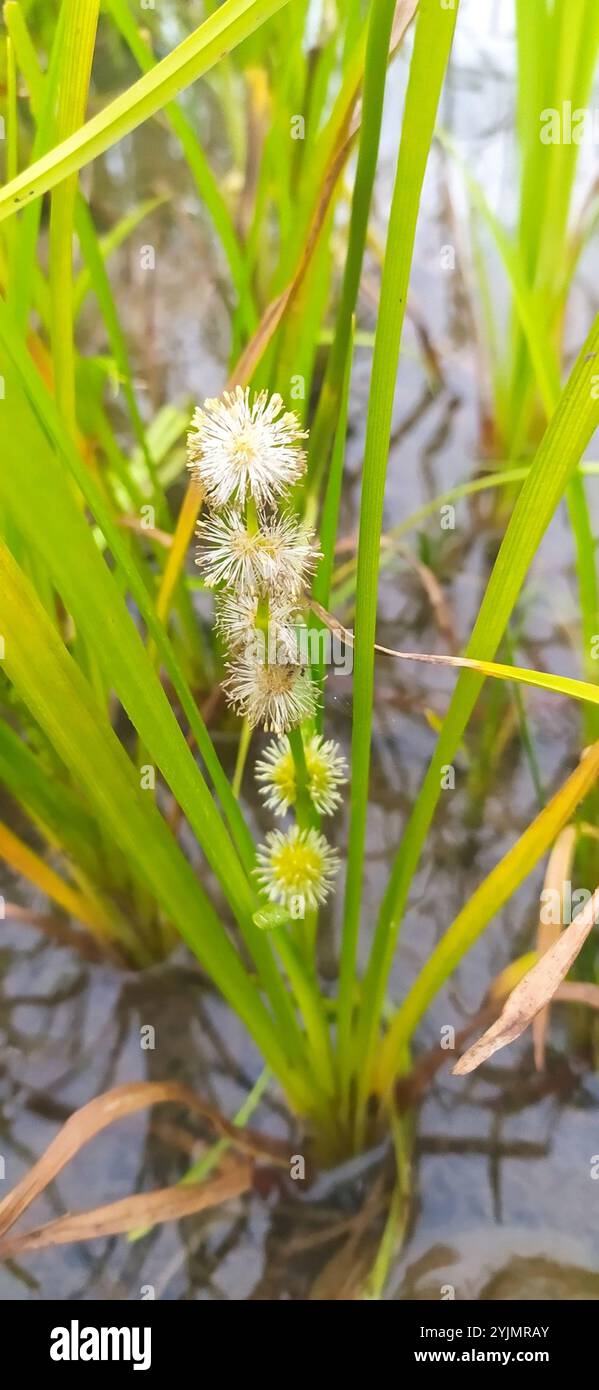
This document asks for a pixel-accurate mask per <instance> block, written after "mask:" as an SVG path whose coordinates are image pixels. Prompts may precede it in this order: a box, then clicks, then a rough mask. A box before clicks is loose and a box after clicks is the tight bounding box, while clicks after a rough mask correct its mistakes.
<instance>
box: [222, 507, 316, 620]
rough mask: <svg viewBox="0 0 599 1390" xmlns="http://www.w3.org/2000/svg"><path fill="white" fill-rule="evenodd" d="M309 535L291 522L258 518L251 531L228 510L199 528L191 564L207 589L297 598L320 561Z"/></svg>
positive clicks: (238, 515) (289, 519)
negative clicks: (194, 563) (193, 559)
mask: <svg viewBox="0 0 599 1390" xmlns="http://www.w3.org/2000/svg"><path fill="white" fill-rule="evenodd" d="M313 535H314V533H313V531H308V530H307V529H306V528H305V527H303V526H300V525H299V523H298V522H297V521H296V520H295V517H292V516H287V515H283V516H272V517H268V518H266V517H261V518H260V526H259V527H258V528H256V527H255V526H254V527H251V526H249V525H248V523H247V522H246V520H245V518H244V517H243V516H242V514H241V513H240V512H238V511H235V510H234V509H232V508H229V509H228V510H227V511H225V512H223V513H222V514H221V515H220V516H217V515H214V516H208V517H205V518H204V519H203V520H202V521H200V522H198V527H197V536H198V540H199V546H198V551H197V555H196V564H197V565H198V567H199V568H200V570H201V571H202V574H203V576H204V580H205V582H206V584H207V586H208V588H211V589H212V588H217V587H219V586H220V585H221V584H222V585H224V586H225V587H226V588H234V589H237V590H238V591H239V592H240V593H248V592H249V593H268V594H273V595H276V594H281V593H285V594H287V595H288V597H289V598H297V597H298V596H299V594H300V593H301V591H302V590H303V589H304V588H305V586H306V584H307V583H308V581H309V579H311V577H312V575H313V574H314V570H315V568H316V565H317V562H318V560H319V558H320V551H318V550H317V549H316V547H315V546H314V545H313V544H312V539H313Z"/></svg>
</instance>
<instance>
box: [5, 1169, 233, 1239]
mask: <svg viewBox="0 0 599 1390" xmlns="http://www.w3.org/2000/svg"><path fill="white" fill-rule="evenodd" d="M252 1173H253V1166H252V1164H251V1162H250V1161H249V1160H248V1159H238V1160H237V1162H236V1164H235V1167H229V1168H228V1171H227V1172H226V1173H224V1174H221V1175H220V1176H217V1177H214V1178H209V1179H208V1180H207V1181H206V1182H202V1183H194V1184H193V1185H191V1184H190V1185H189V1186H187V1187H182V1186H175V1187H162V1188H159V1189H158V1190H157V1191H156V1192H142V1193H140V1194H138V1195H136V1196H134V1197H122V1198H121V1199H120V1201H117V1202H109V1203H108V1204H107V1205H106V1206H103V1207H94V1209H93V1210H92V1211H80V1212H75V1213H73V1214H69V1215H68V1216H61V1217H59V1218H58V1219H57V1220H56V1221H48V1222H47V1223H46V1225H44V1226H38V1227H37V1228H36V1229H35V1230H33V1231H26V1232H25V1233H24V1234H23V1235H18V1236H9V1237H8V1238H7V1239H6V1240H3V1241H0V1260H8V1259H13V1258H14V1257H15V1256H17V1255H23V1254H25V1253H26V1252H28V1251H32V1250H44V1249H46V1248H47V1247H48V1246H52V1245H70V1244H72V1243H73V1242H74V1241H79V1240H97V1239H98V1237H99V1236H114V1235H120V1234H122V1233H123V1232H125V1231H136V1230H139V1229H140V1228H141V1227H145V1226H156V1225H158V1224H160V1223H161V1222H165V1221H178V1220H180V1218H181V1217H183V1216H191V1215H193V1214H194V1213H195V1212H198V1211H205V1210H206V1209H207V1208H208V1207H215V1206H220V1205H221V1203H223V1202H228V1201H230V1200H231V1198H233V1197H239V1196H240V1195H241V1194H242V1193H243V1192H247V1191H248V1190H249V1189H250V1188H251V1186H252Z"/></svg>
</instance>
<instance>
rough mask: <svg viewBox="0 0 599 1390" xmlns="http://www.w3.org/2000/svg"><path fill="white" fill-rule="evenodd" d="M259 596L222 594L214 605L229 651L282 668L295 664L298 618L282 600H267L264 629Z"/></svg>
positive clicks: (298, 615) (218, 626)
mask: <svg viewBox="0 0 599 1390" xmlns="http://www.w3.org/2000/svg"><path fill="white" fill-rule="evenodd" d="M261 606H262V600H261V599H260V597H259V595H258V594H251V593H247V594H243V593H242V594H237V593H222V594H219V595H218V598H217V600H216V606H215V625H216V627H217V628H218V630H219V632H220V633H221V634H222V637H223V640H224V641H225V642H226V644H227V646H228V647H229V648H230V649H231V650H232V651H236V652H237V651H241V650H244V651H246V652H247V653H248V654H249V655H250V656H251V655H252V654H256V655H258V656H261V657H262V658H263V659H264V658H266V657H268V659H269V660H270V661H278V662H280V663H281V664H282V665H286V664H288V663H289V662H291V663H292V664H297V657H298V650H299V648H298V634H299V631H300V630H301V615H300V614H299V613H298V611H297V608H295V607H293V606H290V605H289V603H287V602H286V601H285V599H282V598H279V599H270V600H269V603H268V609H267V613H266V616H265V623H264V626H263V627H261V626H260V609H261Z"/></svg>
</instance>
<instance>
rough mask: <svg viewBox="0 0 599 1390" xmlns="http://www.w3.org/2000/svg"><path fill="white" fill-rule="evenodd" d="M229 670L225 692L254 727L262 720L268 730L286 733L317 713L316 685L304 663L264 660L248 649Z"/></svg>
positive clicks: (231, 702)
mask: <svg viewBox="0 0 599 1390" xmlns="http://www.w3.org/2000/svg"><path fill="white" fill-rule="evenodd" d="M229 670H230V672H231V675H230V676H229V677H228V679H227V680H226V681H225V682H224V684H223V690H224V692H225V696H226V698H227V700H228V701H229V704H231V705H233V706H234V708H235V709H236V710H237V713H238V714H241V715H243V716H244V718H246V719H247V721H248V723H249V725H250V728H252V729H253V728H255V727H256V725H257V724H261V725H262V726H263V728H264V729H266V731H267V733H268V732H272V733H274V734H284V733H286V731H287V730H288V729H295V728H297V725H298V724H301V723H303V720H304V719H312V718H313V716H314V714H315V713H316V705H317V690H316V686H315V685H314V683H313V681H312V680H311V678H310V673H309V672H308V671H305V670H304V668H303V667H302V666H296V665H294V664H292V663H291V662H287V664H285V665H279V664H277V663H272V662H268V661H262V660H261V659H260V657H259V656H258V655H257V654H255V653H253V652H252V651H251V650H248V651H245V652H244V653H243V654H242V655H241V656H240V657H239V659H238V660H237V661H235V662H231V663H230V664H229Z"/></svg>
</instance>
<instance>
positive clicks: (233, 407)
mask: <svg viewBox="0 0 599 1390" xmlns="http://www.w3.org/2000/svg"><path fill="white" fill-rule="evenodd" d="M306 437H307V434H306V431H305V430H302V429H300V422H299V420H298V417H297V415H295V414H293V412H292V411H286V410H285V409H284V405H283V400H282V398H281V396H279V395H278V394H276V393H275V395H272V396H270V398H269V395H268V392H267V391H260V392H259V394H257V395H254V399H253V400H251V398H250V389H249V386H246V388H245V390H243V389H242V387H241V386H236V388H235V390H234V391H225V392H224V393H223V395H222V396H221V397H217V398H216V399H211V400H207V401H204V406H203V408H201V407H200V406H198V407H197V409H196V410H195V412H194V415H193V419H192V422H191V430H190V432H189V434H188V436H187V451H188V457H189V467H190V468H191V469H192V471H193V473H194V474H195V476H196V477H197V479H198V481H199V482H200V483H201V484H202V487H203V488H204V490H205V492H206V495H207V498H208V501H209V503H210V505H211V506H212V507H217V508H218V507H225V506H227V505H228V504H233V505H235V506H239V507H243V506H244V505H245V503H246V501H247V500H248V498H249V497H252V498H253V499H254V501H255V502H256V504H257V505H258V506H259V507H263V506H274V505H275V503H276V502H277V499H278V498H279V497H280V496H281V494H282V493H283V492H285V490H286V488H288V487H290V486H291V485H292V484H293V483H295V482H297V480H298V478H300V477H301V475H302V473H303V471H304V467H305V459H306V456H305V453H304V451H303V449H300V448H299V447H298V444H297V441H298V439H305V438H306Z"/></svg>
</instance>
